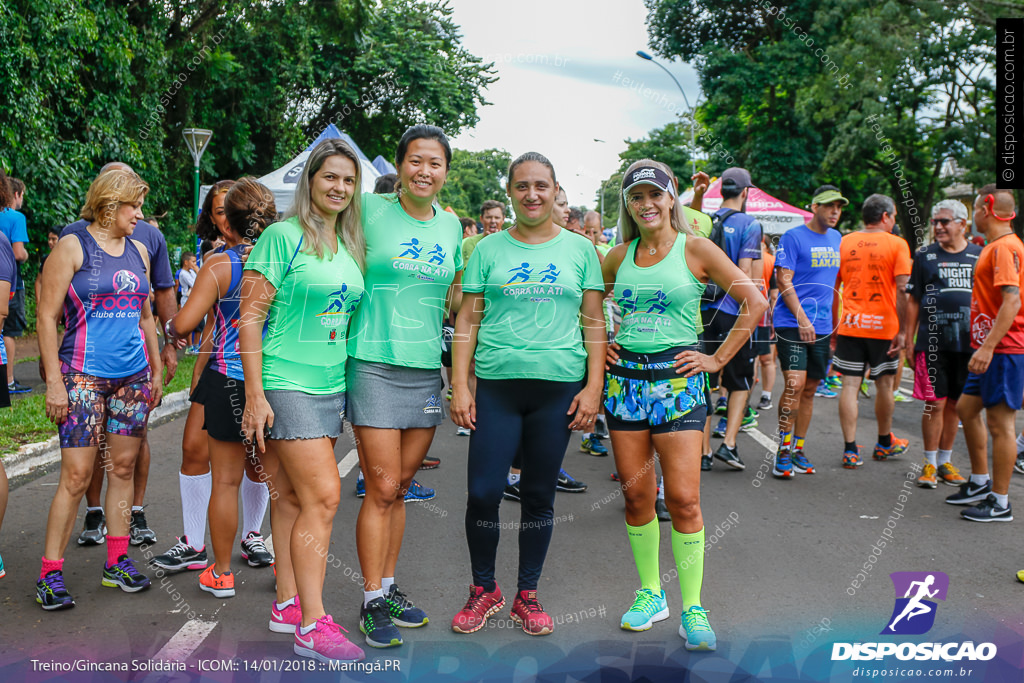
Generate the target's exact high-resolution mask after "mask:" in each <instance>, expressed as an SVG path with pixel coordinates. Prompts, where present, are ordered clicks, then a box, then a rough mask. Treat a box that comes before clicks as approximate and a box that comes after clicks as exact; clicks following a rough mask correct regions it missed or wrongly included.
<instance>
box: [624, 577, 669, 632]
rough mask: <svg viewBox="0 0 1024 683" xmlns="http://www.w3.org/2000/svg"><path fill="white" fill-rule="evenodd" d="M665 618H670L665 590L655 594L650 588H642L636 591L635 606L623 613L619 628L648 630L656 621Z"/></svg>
mask: <svg viewBox="0 0 1024 683" xmlns="http://www.w3.org/2000/svg"><path fill="white" fill-rule="evenodd" d="M665 619H668V602H667V601H666V600H665V591H658V594H655V592H654V591H652V590H651V589H650V588H641V589H640V590H638V591H637V592H636V599H635V600H633V606H632V607H630V608H629V609H628V610H626V613H625V614H623V615H622V621H621V622H619V628H621V629H622V630H624V631H646V630H648V629H650V628H651V627H652V626H654V622H656V621H664V620H665Z"/></svg>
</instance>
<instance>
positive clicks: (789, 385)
mask: <svg viewBox="0 0 1024 683" xmlns="http://www.w3.org/2000/svg"><path fill="white" fill-rule="evenodd" d="M782 377H783V389H782V396H781V397H779V404H778V405H779V433H780V434H791V433H792V432H793V427H794V425H795V424H796V421H797V414H798V413H799V411H800V409H801V405H802V401H801V397H802V396H803V393H804V386H805V384H806V382H807V372H806V371H805V370H784V371H783V373H782Z"/></svg>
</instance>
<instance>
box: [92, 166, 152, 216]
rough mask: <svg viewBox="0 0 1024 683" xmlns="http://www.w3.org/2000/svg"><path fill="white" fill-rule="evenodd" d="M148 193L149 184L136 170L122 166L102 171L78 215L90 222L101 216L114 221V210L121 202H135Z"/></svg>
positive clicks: (93, 182) (93, 183) (94, 181)
mask: <svg viewBox="0 0 1024 683" xmlns="http://www.w3.org/2000/svg"><path fill="white" fill-rule="evenodd" d="M148 193H149V185H147V184H146V181H145V180H143V179H142V178H140V177H139V175H138V174H137V173H136V172H135V171H132V170H129V169H127V168H124V167H120V166H117V167H114V168H111V169H109V170H106V171H101V172H100V174H99V175H98V176H96V179H95V180H93V181H92V184H91V185H90V186H89V191H88V192H87V193H86V194H85V205H84V206H83V207H82V210H81V211H80V212H79V214H78V215H79V216H80V217H82V218H84V219H85V220H87V221H89V222H93V221H98V220H100V219H101V217H102V219H103V220H106V221H113V212H114V211H117V208H118V207H119V206H120V205H121V204H134V203H135V202H137V201H139V200H140V199H145V197H146V195H147V194H148Z"/></svg>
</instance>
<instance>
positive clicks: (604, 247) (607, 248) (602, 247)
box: [595, 244, 615, 257]
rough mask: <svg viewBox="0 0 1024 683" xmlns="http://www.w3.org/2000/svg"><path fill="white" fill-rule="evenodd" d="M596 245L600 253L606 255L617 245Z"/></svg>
mask: <svg viewBox="0 0 1024 683" xmlns="http://www.w3.org/2000/svg"><path fill="white" fill-rule="evenodd" d="M595 246H596V247H597V251H598V253H600V254H601V256H602V257H604V256H607V255H608V252H609V251H611V250H612V247H614V246H615V245H614V244H597V245H595Z"/></svg>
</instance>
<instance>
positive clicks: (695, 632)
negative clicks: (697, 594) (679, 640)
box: [679, 605, 718, 652]
mask: <svg viewBox="0 0 1024 683" xmlns="http://www.w3.org/2000/svg"><path fill="white" fill-rule="evenodd" d="M707 614H708V611H707V610H706V609H704V608H703V607H698V606H697V605H694V606H692V607H691V608H690V609H688V610H686V611H685V612H683V623H682V624H680V626H679V635H681V636H682V637H683V640H685V641H686V649H687V650H690V651H691V652H692V651H693V650H705V651H708V652H711V651H714V649H715V648H716V647H718V639H717V638H716V637H715V632H714V631H712V630H711V624H709V623H708V617H707Z"/></svg>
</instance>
